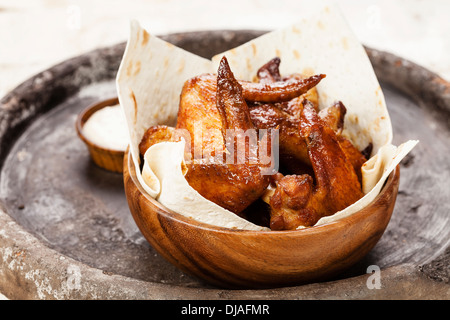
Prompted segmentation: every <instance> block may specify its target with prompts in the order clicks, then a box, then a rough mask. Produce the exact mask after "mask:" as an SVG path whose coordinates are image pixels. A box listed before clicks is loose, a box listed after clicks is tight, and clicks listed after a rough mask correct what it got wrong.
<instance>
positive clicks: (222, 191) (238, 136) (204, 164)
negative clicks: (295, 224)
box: [180, 57, 269, 214]
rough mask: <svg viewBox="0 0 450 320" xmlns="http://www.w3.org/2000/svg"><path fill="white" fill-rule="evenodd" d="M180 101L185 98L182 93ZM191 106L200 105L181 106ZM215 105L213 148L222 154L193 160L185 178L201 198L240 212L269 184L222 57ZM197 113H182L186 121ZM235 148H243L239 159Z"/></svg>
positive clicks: (238, 87)
mask: <svg viewBox="0 0 450 320" xmlns="http://www.w3.org/2000/svg"><path fill="white" fill-rule="evenodd" d="M189 98H191V97H189ZM181 100H184V97H183V96H182V97H181ZM182 103H183V104H184V103H186V101H183V102H182ZM192 107H194V108H195V107H199V105H198V104H196V103H194V104H192V105H190V106H187V105H185V106H184V108H192ZM216 107H217V111H218V114H219V119H220V132H221V135H220V136H221V140H220V141H219V140H217V141H216V143H217V144H219V145H218V146H215V147H214V149H215V150H216V151H217V150H221V148H222V150H223V152H222V153H221V154H219V153H218V152H217V153H216V155H215V158H214V159H213V158H206V159H205V158H202V159H195V160H194V161H193V162H192V163H191V164H189V165H188V171H187V174H186V176H185V177H186V180H187V181H188V183H189V184H190V185H191V186H192V187H193V188H194V189H195V190H197V191H198V192H199V193H200V194H201V195H202V196H203V197H205V198H206V199H209V200H210V201H213V202H214V203H216V204H218V205H220V206H222V207H224V208H226V209H228V210H230V211H232V212H234V213H236V214H240V213H241V212H242V211H243V210H244V209H245V208H246V207H248V206H249V205H250V204H251V203H252V202H254V201H255V200H256V199H258V198H260V197H261V195H262V194H263V193H264V192H265V190H266V188H267V186H268V184H269V175H265V174H263V172H262V170H263V169H264V168H263V166H262V165H261V164H260V163H259V161H258V149H259V141H257V140H254V141H253V142H252V141H251V140H252V139H251V138H250V139H246V132H247V131H248V130H250V132H256V131H255V130H254V127H253V123H252V121H251V119H250V114H249V110H248V106H247V104H246V101H245V100H244V97H243V90H242V87H241V85H240V84H239V82H238V81H237V80H236V79H235V78H234V75H233V73H232V72H231V70H230V67H229V65H228V62H227V60H226V58H225V57H224V58H223V59H222V61H221V63H220V65H219V69H218V75H217V92H216ZM196 113H197V112H196V111H193V112H186V113H183V114H185V115H187V116H189V117H191V119H190V120H188V121H186V122H191V121H192V120H193V119H192V115H195V114H196ZM208 120H209V119H208ZM180 121H185V120H182V119H180ZM215 121H216V118H214V126H212V127H214V128H217V123H216V122H215ZM230 133H231V134H230ZM230 137H231V139H230ZM194 139H195V137H194ZM238 150H244V152H243V153H242V154H243V157H242V158H238V157H237V153H238V152H237V151H238ZM218 156H219V157H218ZM211 159H212V160H213V161H211Z"/></svg>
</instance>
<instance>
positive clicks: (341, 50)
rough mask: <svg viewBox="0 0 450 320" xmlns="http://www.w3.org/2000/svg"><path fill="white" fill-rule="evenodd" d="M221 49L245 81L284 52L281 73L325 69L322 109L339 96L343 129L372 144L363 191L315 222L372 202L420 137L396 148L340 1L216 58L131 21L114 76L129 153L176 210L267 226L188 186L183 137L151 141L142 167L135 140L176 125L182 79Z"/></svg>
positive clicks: (220, 221) (235, 224)
mask: <svg viewBox="0 0 450 320" xmlns="http://www.w3.org/2000/svg"><path fill="white" fill-rule="evenodd" d="M224 55H225V56H226V57H227V59H228V62H229V64H230V67H231V70H232V71H233V73H234V75H235V76H236V78H238V79H241V80H252V79H253V78H254V77H255V75H256V71H257V69H258V68H259V67H260V66H262V65H263V64H264V63H266V62H267V61H269V60H270V59H272V58H273V57H275V56H278V57H280V58H281V65H280V72H281V74H290V73H303V74H305V75H307V76H309V75H312V74H317V73H324V74H326V75H327V77H326V78H325V79H324V80H322V81H321V82H320V84H319V85H318V86H317V90H318V92H319V97H320V99H319V108H320V109H323V108H326V107H328V106H330V105H331V104H332V103H333V102H335V101H337V100H340V101H342V102H343V103H344V105H345V106H346V108H347V114H346V119H345V126H344V131H343V134H344V135H345V136H346V137H347V138H349V139H350V140H351V141H352V142H353V143H354V144H355V145H356V146H357V147H358V148H359V149H360V150H362V149H364V148H365V147H366V146H367V145H368V144H369V143H372V144H373V152H372V155H373V156H372V158H371V159H370V160H369V161H368V162H367V163H366V164H365V165H364V167H363V170H362V175H363V191H364V193H365V196H364V197H363V198H361V199H360V200H359V201H357V202H356V203H355V204H353V205H352V206H350V207H348V208H346V209H344V210H342V211H341V212H339V213H336V214H334V215H332V216H329V217H325V218H322V219H321V220H320V221H319V222H318V224H323V223H327V222H330V221H334V220H336V219H339V218H341V217H344V216H346V215H349V214H351V213H354V212H356V211H357V210H359V209H360V208H363V207H365V206H367V205H368V204H369V203H370V202H371V201H372V200H373V199H374V198H375V197H376V196H377V195H378V193H379V192H380V190H381V188H382V186H383V183H384V181H385V180H386V178H387V177H388V176H389V174H390V173H391V172H392V170H393V169H394V168H395V166H396V165H397V164H398V163H399V162H400V161H401V159H402V158H403V157H404V156H405V155H406V154H407V153H408V152H409V151H410V150H411V149H412V148H413V147H414V146H415V144H416V143H417V141H408V142H407V143H405V144H403V145H401V146H399V147H396V146H393V145H392V144H391V141H392V125H391V122H390V118H389V114H388V111H387V108H386V104H385V100H384V96H383V92H382V90H381V87H380V85H379V83H378V80H377V78H376V75H375V73H374V70H373V68H372V65H371V63H370V60H369V58H368V57H367V54H366V52H365V50H364V48H363V46H362V45H361V44H360V43H359V42H358V40H357V39H356V37H355V36H354V35H353V33H352V31H351V30H350V29H349V27H348V25H347V23H346V22H345V20H344V18H343V17H342V15H341V14H340V12H339V10H338V9H337V8H335V7H332V6H329V5H328V6H325V7H324V8H322V9H321V10H320V11H319V12H317V13H315V14H311V15H308V16H305V17H303V18H302V19H301V20H300V21H299V22H298V23H297V24H295V25H292V26H290V27H287V28H285V29H282V30H278V31H274V32H270V33H268V34H265V35H263V36H261V37H258V38H256V39H254V40H252V41H250V42H248V43H245V44H243V45H241V46H239V47H237V48H234V49H232V50H229V51H226V52H224V53H222V54H218V55H217V56H215V57H213V58H212V59H211V60H207V59H204V58H202V57H199V56H196V55H194V54H192V53H189V52H187V51H185V50H183V49H181V48H178V47H175V46H174V45H172V44H169V43H167V42H165V41H163V40H161V39H159V38H158V37H156V36H153V35H151V34H150V33H149V32H148V31H146V30H145V29H143V28H142V27H141V26H140V25H139V23H138V22H136V21H132V22H131V28H130V37H129V40H128V43H127V46H126V49H125V53H124V56H123V59H122V62H121V65H120V68H119V71H118V75H117V79H116V85H117V92H118V97H119V102H120V105H121V106H122V108H123V111H124V114H125V117H126V120H127V125H128V129H129V135H130V153H131V156H132V160H133V163H134V165H135V167H136V174H137V178H138V180H139V183H140V184H141V185H142V187H143V188H144V189H145V191H146V192H147V193H148V194H149V195H150V196H151V197H153V198H155V199H156V200H158V201H159V202H160V203H161V204H162V205H164V206H166V207H167V208H168V209H170V210H172V211H174V212H177V213H180V214H182V215H185V216H187V217H191V218H193V219H195V220H197V221H200V222H204V223H208V224H212V225H216V226H220V227H225V228H238V229H246V230H268V229H267V228H264V227H260V226H257V225H254V224H252V223H250V222H248V221H246V220H245V219H242V218H240V217H239V216H237V215H236V214H234V213H232V212H230V211H228V210H226V209H224V208H222V207H220V206H218V205H216V204H215V203H213V202H211V201H209V200H207V199H205V198H204V197H202V196H201V195H200V194H199V193H198V192H197V191H195V190H194V189H193V188H192V187H190V185H189V184H188V183H187V181H186V179H185V178H184V175H183V171H182V170H181V167H182V164H183V161H184V160H183V152H182V150H183V149H184V141H181V142H164V143H160V144H156V145H153V146H152V147H150V148H149V149H148V150H147V152H146V154H145V156H144V164H143V171H142V173H141V171H140V169H139V168H140V167H139V161H140V159H139V150H138V145H139V143H140V141H141V138H142V136H143V134H144V132H145V131H146V129H147V128H149V127H150V126H152V125H157V124H166V125H171V126H174V125H175V123H176V117H177V111H178V106H179V97H180V93H181V89H182V87H183V84H184V82H185V81H186V80H188V79H189V78H191V77H193V76H197V75H200V74H203V73H216V72H217V66H218V61H219V60H220V58H221V57H222V56H224Z"/></svg>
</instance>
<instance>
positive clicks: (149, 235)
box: [123, 152, 400, 289]
mask: <svg viewBox="0 0 450 320" xmlns="http://www.w3.org/2000/svg"><path fill="white" fill-rule="evenodd" d="M129 158H131V156H128V152H126V153H125V160H124V174H123V176H124V184H125V192H126V196H127V200H128V205H129V207H130V211H131V214H132V216H133V218H134V220H135V222H136V224H137V226H138V227H139V229H140V231H141V232H142V234H143V235H144V237H145V238H146V239H147V241H148V242H149V243H150V244H151V245H152V246H153V247H154V248H155V249H156V250H157V251H158V252H159V253H160V254H161V255H162V256H164V257H165V258H166V259H167V260H168V261H170V262H171V263H173V264H174V265H176V266H177V267H179V268H180V269H181V270H183V271H184V272H186V273H189V274H191V275H194V276H197V277H199V278H201V279H203V280H206V281H207V282H209V283H210V284H213V285H217V286H220V287H225V288H234V289H236V288H271V287H281V286H291V285H299V284H304V283H309V282H313V281H322V280H327V279H330V277H332V276H335V275H337V274H338V273H340V272H342V271H343V270H344V269H346V268H348V267H349V266H351V265H353V264H354V263H355V262H357V261H358V260H360V259H361V258H362V257H363V256H365V255H366V254H367V253H368V252H369V251H370V250H371V249H372V248H373V247H374V246H375V244H376V243H377V242H378V240H379V239H380V238H381V236H382V234H383V233H384V230H385V228H386V227H387V225H388V223H389V220H390V218H391V214H392V211H393V209H394V205H395V200H396V198H397V192H398V186H399V180H400V167H399V166H397V168H396V169H395V170H394V171H393V172H392V174H391V175H390V176H389V178H388V180H387V181H386V184H385V186H384V187H383V189H382V190H381V192H380V194H379V195H378V196H377V197H376V199H375V200H374V201H373V202H372V203H371V204H370V205H368V206H367V207H366V208H364V209H362V210H360V211H358V212H356V213H355V214H353V215H351V216H349V217H346V218H342V219H340V220H338V221H335V222H332V223H328V224H324V225H320V226H315V227H311V228H307V229H301V230H295V231H246V230H235V229H227V228H220V227H216V226H212V225H208V224H203V223H199V222H197V221H195V220H193V219H190V218H186V217H184V216H182V215H180V214H178V213H174V212H172V211H170V210H168V209H167V208H165V207H164V206H162V205H161V204H160V203H158V202H157V201H156V200H154V199H153V198H151V197H150V196H148V195H147V194H146V193H145V192H144V190H143V189H142V187H141V186H140V185H139V183H138V182H137V178H136V172H135V168H134V166H133V165H132V164H131V161H128V160H129Z"/></svg>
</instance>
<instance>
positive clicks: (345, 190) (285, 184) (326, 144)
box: [266, 103, 363, 230]
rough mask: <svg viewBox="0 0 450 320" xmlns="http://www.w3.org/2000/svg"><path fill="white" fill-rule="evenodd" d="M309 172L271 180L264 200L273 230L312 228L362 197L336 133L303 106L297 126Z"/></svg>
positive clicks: (278, 176)
mask: <svg viewBox="0 0 450 320" xmlns="http://www.w3.org/2000/svg"><path fill="white" fill-rule="evenodd" d="M300 133H301V135H302V136H303V137H304V139H305V141H306V145H307V149H308V156H309V158H310V161H311V164H312V167H313V170H314V179H313V178H312V177H311V176H310V175H307V174H304V175H287V176H283V175H281V174H277V175H275V176H274V183H275V189H274V190H273V191H272V192H271V193H272V194H271V195H270V196H268V197H266V201H268V202H269V204H270V207H271V218H270V227H271V229H274V230H286V229H295V228H297V227H298V226H312V225H314V224H315V223H316V222H317V221H318V220H319V219H320V218H321V217H324V216H328V215H332V214H334V213H336V212H337V211H339V210H342V209H344V208H346V207H347V206H349V205H351V204H353V203H354V202H356V201H357V200H359V199H360V198H361V197H362V196H363V193H362V191H361V184H360V182H359V179H358V176H357V174H356V173H355V170H354V168H353V165H352V163H351V162H350V161H349V160H348V159H347V157H346V156H345V153H344V151H343V150H342V148H341V145H340V143H339V141H338V138H337V136H336V133H335V132H334V130H333V129H332V128H330V127H329V126H328V125H327V124H326V122H325V121H324V120H322V119H320V117H319V115H318V114H317V112H316V111H315V110H314V107H313V106H312V105H311V104H310V103H305V105H304V108H303V112H302V115H301V122H300Z"/></svg>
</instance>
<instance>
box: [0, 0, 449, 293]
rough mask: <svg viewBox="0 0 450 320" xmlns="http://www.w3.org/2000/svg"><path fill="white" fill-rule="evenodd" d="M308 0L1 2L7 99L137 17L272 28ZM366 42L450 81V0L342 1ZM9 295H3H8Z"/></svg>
mask: <svg viewBox="0 0 450 320" xmlns="http://www.w3.org/2000/svg"><path fill="white" fill-rule="evenodd" d="M311 3H314V2H313V1H310V0H308V1H306V0H276V1H275V0H249V1H247V0H245V1H244V0H227V1H216V0H209V1H200V0H190V1H186V0H130V1H124V0H109V1H106V0H95V1H92V0H91V1H88V0H28V1H27V0H21V1H15V0H0V97H2V96H4V95H5V94H6V93H7V92H9V91H10V90H12V89H14V87H16V86H17V85H18V84H20V83H21V82H23V81H24V80H26V79H27V78H29V77H31V76H33V75H34V74H36V73H37V72H40V71H42V70H45V69H47V68H49V67H51V66H52V65H54V64H56V63H58V62H61V61H63V60H65V59H68V58H70V57H73V56H77V55H79V54H82V53H85V52H87V51H90V50H92V49H95V48H98V47H104V46H109V45H113V44H116V43H119V42H123V41H126V39H127V36H128V28H129V21H130V19H138V20H139V21H140V22H141V23H142V25H143V26H145V27H146V28H147V29H148V30H150V32H152V33H153V34H157V35H158V34H164V33H171V32H180V31H196V30H213V29H214V30H218V29H259V30H272V29H277V28H280V27H283V26H286V25H289V24H291V23H293V22H296V21H297V20H298V16H299V15H300V14H302V13H303V12H305V11H308V10H311ZM336 3H337V4H338V5H339V6H340V8H341V10H342V12H343V14H344V16H345V17H346V19H347V20H348V23H349V25H350V27H351V28H352V29H353V31H354V32H355V34H356V36H357V37H358V38H359V39H360V41H361V42H362V43H363V44H365V45H368V46H370V47H373V48H376V49H380V50H385V51H389V52H391V53H394V54H397V55H399V56H402V57H404V58H406V59H409V60H411V61H413V62H416V63H418V64H421V65H422V66H424V67H426V68H428V69H430V70H432V71H434V72H436V73H438V74H439V75H441V76H442V77H443V78H444V79H446V80H450V19H449V14H450V1H449V0H428V1H426V0H378V1H375V0H340V1H336ZM2 299H7V298H6V297H5V296H3V295H2V294H1V293H0V300H2Z"/></svg>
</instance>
